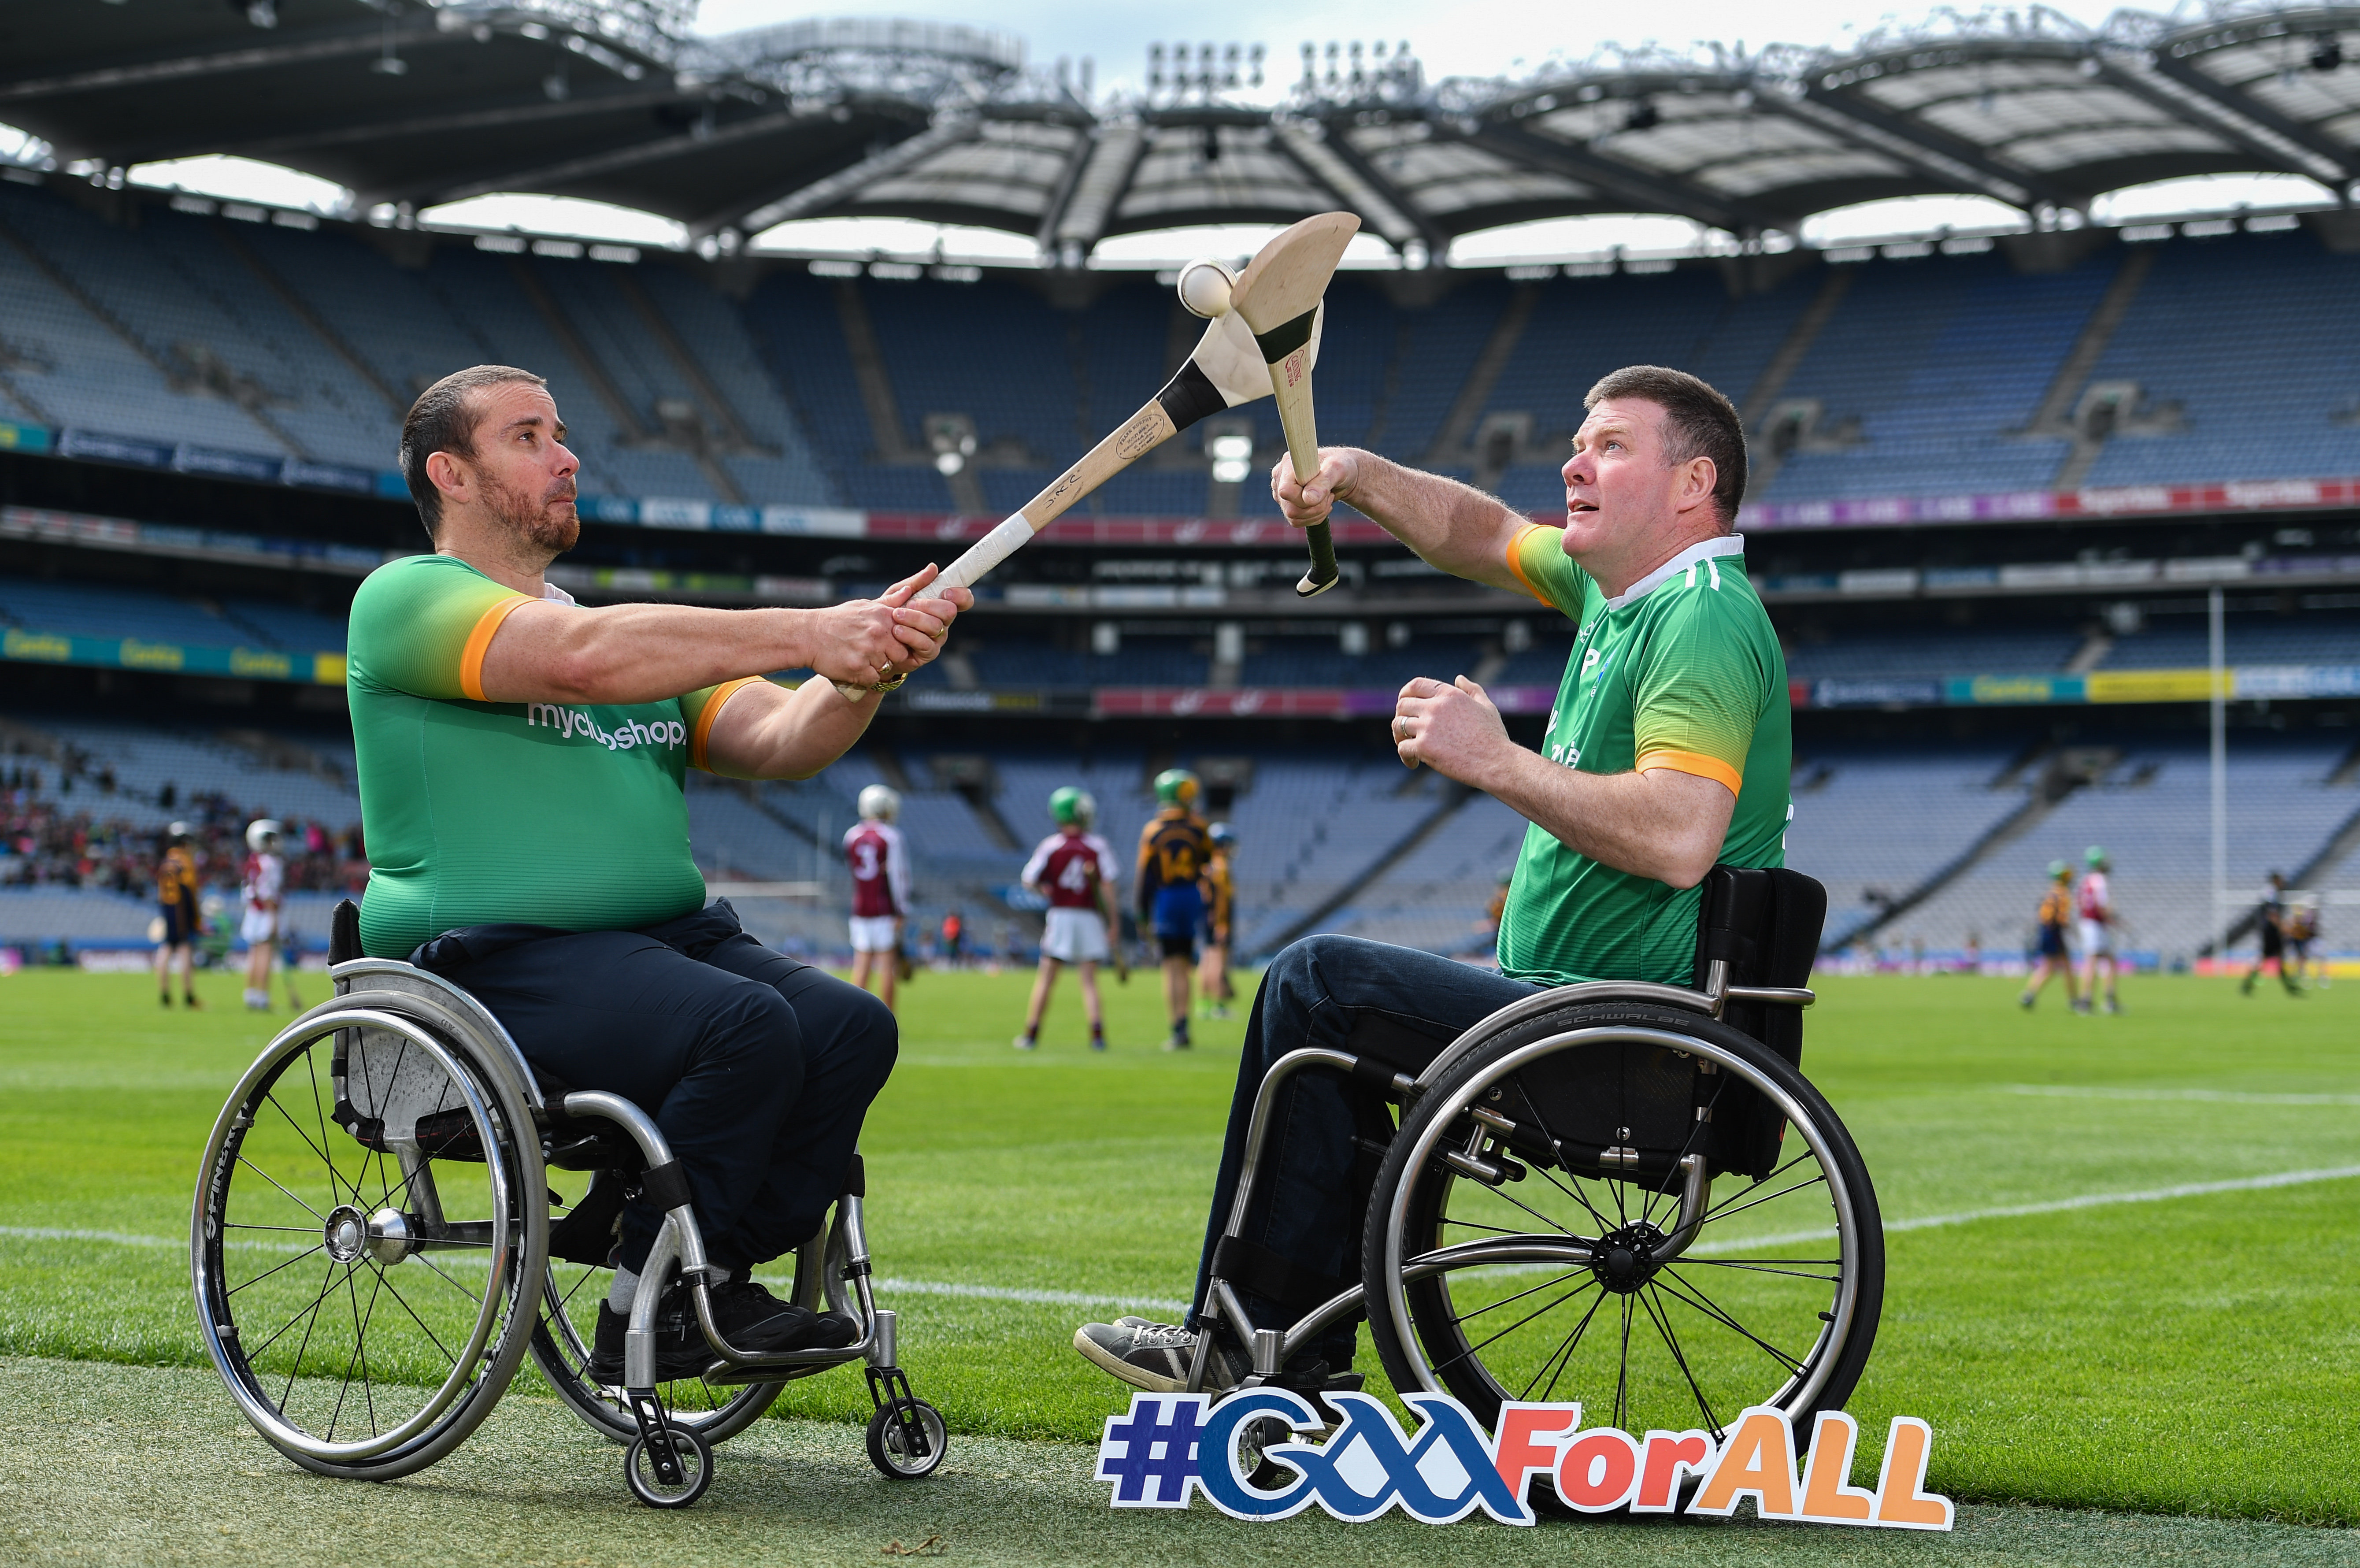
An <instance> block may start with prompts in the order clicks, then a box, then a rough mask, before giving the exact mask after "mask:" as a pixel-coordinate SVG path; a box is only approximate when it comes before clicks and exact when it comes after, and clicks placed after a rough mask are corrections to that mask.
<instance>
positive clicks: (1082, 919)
mask: <svg viewBox="0 0 2360 1568" xmlns="http://www.w3.org/2000/svg"><path fill="white" fill-rule="evenodd" d="M1049 817H1050V819H1051V820H1052V821H1054V822H1055V823H1056V825H1057V830H1056V831H1055V832H1054V833H1052V834H1050V835H1049V836H1048V837H1047V838H1046V839H1042V840H1041V843H1040V846H1039V847H1038V848H1036V849H1035V850H1033V851H1032V859H1031V860H1030V861H1026V862H1025V865H1024V874H1023V883H1024V885H1025V886H1026V887H1029V888H1031V889H1032V891H1033V892H1035V893H1038V894H1041V895H1042V896H1043V897H1045V898H1046V899H1048V901H1049V916H1048V919H1047V921H1046V923H1045V927H1044V929H1043V931H1042V933H1041V969H1040V972H1039V973H1038V974H1036V975H1035V976H1034V977H1033V980H1032V1005H1031V1006H1029V1007H1028V1008H1027V1009H1026V1010H1025V1014H1024V1032H1023V1033H1022V1034H1021V1035H1019V1036H1016V1048H1017V1049H1018V1050H1020V1051H1029V1050H1031V1049H1032V1047H1034V1046H1036V1045H1038V1044H1039V1043H1040V1039H1041V1018H1042V1015H1043V1014H1045V1013H1046V1012H1048V1010H1049V991H1050V988H1051V987H1052V986H1054V985H1055V983H1056V981H1057V970H1058V968H1059V966H1060V965H1063V964H1074V965H1076V966H1077V967H1079V968H1080V970H1081V971H1082V1008H1083V1010H1084V1011H1085V1012H1086V1013H1087V1014H1089V1019H1090V1049H1092V1050H1094V1051H1102V1050H1104V1049H1106V1017H1105V1014H1104V1012H1103V1011H1102V1010H1101V1008H1100V1007H1099V1005H1098V965H1100V964H1101V963H1104V962H1105V961H1106V960H1107V959H1108V958H1109V956H1110V955H1111V956H1112V957H1113V958H1114V959H1115V964H1116V969H1115V975H1116V978H1118V979H1120V980H1124V981H1128V980H1129V979H1130V978H1131V974H1130V971H1129V970H1126V969H1124V968H1123V967H1122V960H1121V956H1120V955H1121V952H1122V940H1121V932H1120V928H1119V927H1118V925H1117V922H1118V921H1119V920H1120V918H1121V916H1119V915H1118V914H1117V913H1116V911H1117V909H1118V908H1119V907H1120V906H1119V905H1117V903H1116V901H1115V891H1114V889H1115V879H1116V878H1117V876H1118V875H1119V874H1120V873H1119V872H1118V871H1117V869H1116V866H1115V859H1114V850H1113V849H1112V848H1111V847H1109V845H1108V843H1107V841H1106V840H1105V839H1101V838H1099V837H1098V835H1097V834H1095V833H1093V832H1091V831H1090V828H1091V826H1092V825H1093V824H1094V823H1095V822H1096V821H1097V820H1098V802H1097V801H1095V800H1092V799H1091V798H1090V795H1089V792H1088V791H1087V790H1079V789H1075V788H1073V787H1071V786H1070V785H1069V786H1067V787H1066V788H1065V789H1061V790H1058V791H1057V792H1056V793H1055V794H1054V795H1050V796H1049Z"/></svg>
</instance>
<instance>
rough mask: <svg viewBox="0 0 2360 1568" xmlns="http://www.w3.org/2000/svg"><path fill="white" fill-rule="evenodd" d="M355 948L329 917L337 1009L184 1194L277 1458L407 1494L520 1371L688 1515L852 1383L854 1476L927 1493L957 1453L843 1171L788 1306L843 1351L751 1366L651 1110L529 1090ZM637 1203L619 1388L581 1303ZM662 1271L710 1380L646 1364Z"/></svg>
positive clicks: (204, 1281)
mask: <svg viewBox="0 0 2360 1568" xmlns="http://www.w3.org/2000/svg"><path fill="white" fill-rule="evenodd" d="M359 946H360V944H359V912H358V910H357V908H356V907H355V905H353V904H351V903H350V902H346V903H344V904H343V905H339V906H338V908H337V911H336V916H335V923H334V940H333V944H332V951H331V958H332V960H333V962H332V965H331V970H330V972H331V974H332V976H333V980H334V982H335V994H334V996H333V998H332V999H331V1000H329V1001H328V1002H326V1003H322V1005H320V1006H318V1007H315V1008H313V1009H311V1011H310V1012H308V1013H306V1014H303V1015H302V1016H301V1017H300V1018H298V1019H296V1020H295V1021H294V1022H293V1023H291V1024H290V1025H288V1026H287V1027H286V1028H285V1029H284V1030H282V1031H281V1032H280V1033H279V1036H278V1037H277V1038H276V1039H274V1040H272V1041H271V1042H270V1044H269V1045H268V1047H265V1048H264V1050H263V1052H262V1054H261V1056H259V1057H258V1058H256V1060H255V1062H254V1065H253V1066H252V1067H250V1068H248V1069H246V1075H245V1077H244V1078H243V1079H241V1080H239V1082H238V1085H237V1088H236V1089H235V1091H233V1092H232V1093H231V1095H230V1098H229V1102H228V1103H227V1104H226V1105H224V1107H223V1109H222V1113H221V1116H220V1118H219V1119H218V1120H217V1121H216V1122H215V1123H214V1124H213V1134H212V1136H211V1138H210V1139H209V1141H208V1142H207V1144H206V1146H205V1156H204V1163H203V1166H202V1169H201V1171H200V1173H199V1177H198V1182H199V1185H198V1188H197V1194H196V1202H195V1208H194V1212H193V1216H192V1221H191V1237H190V1248H191V1277H192V1284H193V1288H194V1290H195V1296H196V1306H197V1320H198V1323H199V1326H200V1329H201V1332H202V1337H203V1339H204V1343H205V1348H206V1350H207V1352H208V1353H209V1354H211V1355H212V1357H213V1365H214V1366H215V1368H216V1369H217V1370H218V1371H219V1372H220V1373H221V1376H222V1379H223V1381H224V1383H225V1384H226V1385H227V1386H228V1387H229V1391H230V1395H231V1397H232V1398H233V1399H235V1402H236V1404H237V1406H238V1408H239V1409H240V1410H241V1411H242V1412H243V1413H244V1414H245V1416H246V1420H249V1421H251V1422H252V1423H253V1425H254V1427H255V1430H256V1431H258V1432H260V1433H261V1434H262V1436H263V1438H264V1439H265V1440H266V1441H267V1442H269V1443H270V1444H271V1445H272V1446H274V1447H276V1448H277V1449H278V1450H279V1452H280V1453H284V1454H285V1455H286V1456H287V1457H288V1458H289V1459H290V1460H292V1461H293V1462H294V1463H295V1464H299V1465H300V1466H302V1467H303V1468H304V1469H306V1470H311V1471H313V1472H316V1473H318V1474H320V1475H335V1476H344V1477H350V1478H354V1479H361V1480H373V1481H387V1480H392V1479H394V1478H395V1477H397V1476H401V1475H410V1474H412V1473H413V1472H416V1471H419V1470H421V1469H424V1468H425V1467H426V1466H428V1465H430V1464H433V1463H435V1462H436V1461H437V1460H439V1459H441V1458H442V1457H443V1455H445V1454H447V1453H451V1452H452V1451H453V1449H455V1448H457V1447H458V1446H459V1444H460V1443H462V1442H464V1441H466V1438H467V1436H468V1434H469V1433H470V1432H472V1431H475V1428H476V1427H477V1426H478V1425H480V1424H481V1423H482V1421H483V1420H484V1418H485V1417H486V1416H487V1415H489V1414H490V1413H491V1409H492V1407H493V1406H494V1405H496V1404H497V1403H498V1402H499V1398H500V1396H501V1395H502V1394H503V1393H504V1392H505V1391H506V1390H507V1388H508V1384H509V1381H510V1380H511V1379H512V1378H513V1377H514V1376H516V1374H517V1371H518V1368H519V1366H520V1365H522V1363H523V1361H524V1359H525V1357H526V1356H528V1355H530V1357H531V1358H532V1361H533V1364H534V1365H536V1366H537V1367H538V1368H539V1369H540V1372H541V1376H542V1377H544V1378H545V1379H546V1380H547V1381H548V1383H549V1385H550V1387H551V1388H552V1389H553V1390H554V1391H555V1392H556V1394H557V1397H558V1398H559V1399H560V1400H561V1401H563V1403H564V1405H565V1406H566V1408H567V1409H571V1410H572V1411H573V1412H574V1414H575V1415H576V1416H579V1417H580V1418H581V1419H582V1420H584V1421H585V1422H586V1423H587V1424H588V1425H589V1426H590V1428H591V1429H592V1430H593V1431H596V1432H598V1433H599V1434H600V1435H601V1436H603V1437H606V1438H608V1439H610V1440H612V1441H614V1442H618V1443H621V1444H623V1445H624V1455H623V1475H624V1480H625V1482H626V1484H627V1485H628V1486H629V1488H630V1490H631V1493H632V1495H633V1496H634V1497H637V1498H639V1501H641V1502H643V1503H646V1504H648V1505H649V1506H650V1507H653V1508H685V1507H687V1506H688V1505H689V1504H691V1503H694V1501H696V1499H697V1498H698V1497H702V1496H703V1495H704V1493H705V1488H706V1486H709V1485H710V1484H711V1482H712V1479H713V1466H714V1454H713V1451H714V1446H715V1445H716V1444H717V1443H720V1442H724V1441H726V1440H727V1439H728V1438H731V1437H734V1436H736V1435H737V1433H739V1432H741V1431H745V1430H746V1428H747V1427H748V1426H749V1425H751V1424H752V1423H753V1422H754V1421H755V1420H757V1419H758V1418H759V1416H760V1415H761V1414H762V1412H763V1411H764V1410H766V1409H769V1408H770V1404H771V1402H772V1401H773V1400H775V1399H776V1398H778V1395H779V1391H780V1389H781V1387H783V1386H784V1385H785V1384H786V1383H788V1382H790V1381H792V1380H793V1379H796V1378H799V1377H807V1376H813V1375H814V1374H816V1373H820V1372H825V1371H826V1370H828V1369H829V1368H831V1367H836V1366H843V1365H850V1364H851V1363H854V1362H860V1363H862V1364H863V1370H864V1373H865V1375H866V1376H867V1378H868V1384H869V1396H870V1398H871V1400H872V1402H873V1404H874V1405H875V1408H876V1414H875V1416H874V1417H873V1418H872V1419H871V1420H870V1421H869V1432H868V1449H869V1459H870V1461H871V1462H872V1463H873V1464H875V1465H876V1466H877V1468H878V1469H879V1470H880V1471H881V1472H882V1473H883V1474H884V1475H887V1476H889V1477H891V1478H894V1479H897V1480H912V1479H916V1478H918V1477H922V1476H924V1475H931V1474H933V1473H934V1470H935V1469H936V1468H937V1467H938V1466H939V1465H940V1464H942V1462H943V1458H944V1455H945V1452H946V1448H947V1439H948V1434H947V1432H946V1431H945V1427H944V1423H943V1418H942V1416H941V1413H940V1412H939V1411H937V1410H936V1409H934V1406H932V1405H930V1404H928V1403H927V1402H926V1401H924V1400H923V1399H921V1398H917V1397H916V1395H915V1394H914V1393H913V1392H912V1389H911V1387H910V1380H909V1377H908V1376H907V1374H905V1373H904V1372H903V1371H902V1370H901V1366H900V1365H899V1364H898V1362H897V1360H896V1343H895V1340H896V1332H895V1330H896V1318H895V1315H894V1313H892V1312H891V1311H890V1310H885V1309H882V1308H880V1307H879V1306H878V1305H877V1303H876V1299H875V1296H874V1292H873V1289H872V1287H871V1280H870V1265H869V1241H868V1235H867V1232H866V1229H865V1226H864V1223H863V1214H862V1201H863V1198H864V1195H865V1194H864V1184H865V1182H864V1176H863V1172H862V1167H861V1162H860V1159H859V1157H858V1155H856V1156H854V1157H853V1161H852V1167H851V1168H850V1170H849V1171H847V1175H846V1179H845V1186H844V1190H843V1192H842V1194H841V1195H840V1196H839V1197H838V1198H837V1200H836V1203H835V1204H834V1207H833V1214H832V1218H831V1220H830V1221H829V1222H828V1223H825V1224H824V1225H823V1227H822V1228H821V1230H820V1232H819V1233H818V1234H815V1235H814V1236H813V1237H812V1238H811V1240H809V1241H808V1242H806V1243H805V1244H803V1246H801V1247H800V1248H798V1249H797V1251H796V1253H795V1255H794V1282H793V1286H792V1299H793V1300H795V1301H796V1302H798V1303H800V1304H801V1305H803V1306H804V1307H806V1308H809V1309H811V1310H814V1311H817V1310H822V1309H823V1308H825V1309H827V1310H835V1311H838V1312H843V1313H846V1314H847V1315H849V1316H850V1317H851V1318H852V1319H853V1320H854V1321H855V1322H856V1323H858V1326H859V1330H860V1333H859V1337H858V1340H857V1341H856V1342H855V1343H852V1344H850V1345H848V1346H846V1347H844V1348H842V1349H832V1350H805V1351H794V1352H787V1353H783V1354H748V1353H747V1352H743V1351H740V1350H738V1349H737V1348H735V1347H734V1346H732V1345H730V1344H729V1343H727V1341H726V1340H725V1339H724V1338H723V1337H722V1336H721V1334H720V1333H719V1332H716V1328H715V1326H714V1321H713V1316H712V1309H711V1305H710V1301H709V1299H708V1294H707V1280H706V1273H705V1270H706V1267H707V1264H706V1260H705V1245H704V1239H703V1235H702V1234H701V1233H700V1231H699V1230H698V1228H697V1221H696V1213H695V1210H694V1205H693V1204H692V1203H691V1202H690V1201H689V1190H688V1183H687V1180H686V1179H685V1177H684V1176H683V1174H682V1172H681V1168H680V1167H679V1165H678V1164H677V1163H676V1162H675V1161H674V1160H673V1158H672V1153H671V1150H670V1149H669V1148H668V1147H667V1146H666V1145H665V1141H664V1137H663V1135H662V1133H661V1131H660V1130H659V1129H658V1128H657V1126H656V1124H655V1123H654V1121H653V1120H652V1119H651V1118H650V1116H649V1115H648V1114H647V1113H646V1112H644V1111H642V1110H641V1109H640V1108H639V1106H637V1105H634V1104H632V1103H631V1102H629V1101H628V1100H625V1099H623V1098H622V1097H620V1096H618V1095H615V1094H609V1093H606V1092H603V1091H595V1090H585V1091H565V1090H562V1089H559V1088H557V1087H556V1086H555V1085H553V1084H552V1085H549V1086H547V1087H546V1091H545V1087H544V1084H543V1083H542V1081H541V1080H540V1079H538V1078H536V1076H535V1075H534V1072H533V1070H532V1069H531V1068H530V1066H529V1065H528V1064H527V1063H526V1061H525V1058H524V1055H523V1053H522V1052H521V1051H519V1049H518V1048H517V1046H516V1043H515V1041H514V1040H512V1039H511V1038H510V1037H509V1036H508V1031H507V1030H506V1029H504V1028H502V1027H501V1025H500V1023H499V1021H498V1020H497V1018H495V1017H493V1015H492V1014H491V1013H490V1012H489V1011H488V1010H487V1009H486V1008H485V1007H484V1006H483V1005H482V1004H481V1003H478V1002H476V1001H475V999H474V998H473V997H471V996H469V995H468V994H467V993H466V992H464V991H462V990H461V989H459V988H458V987H457V986H454V985H453V984H451V983H450V982H449V981H445V980H443V979H441V978H440V977H438V976H436V975H434V974H432V973H430V972H428V971H427V970H421V969H418V968H415V967H413V966H411V965H410V964H406V963H400V962H397V961H394V960H390V959H369V958H362V957H358V956H357V955H358V953H359ZM551 1169H559V1170H568V1171H575V1172H585V1171H586V1172H590V1173H592V1182H591V1186H590V1188H589V1190H588V1191H587V1192H586V1193H585V1195H584V1197H583V1198H582V1199H581V1200H580V1201H578V1202H577V1203H576V1204H575V1205H574V1206H573V1207H572V1208H570V1209H569V1208H568V1207H567V1206H566V1205H565V1203H564V1201H563V1200H562V1199H561V1198H560V1197H559V1195H558V1194H557V1193H556V1192H555V1191H553V1190H551V1189H550V1188H549V1186H548V1182H547V1175H546V1173H547V1172H548V1171H549V1170H551ZM639 1197H644V1198H645V1199H646V1200H647V1201H650V1202H652V1203H653V1204H655V1205H656V1206H657V1207H658V1208H660V1209H661V1211H663V1214H664V1219H663V1223H662V1227H661V1231H660V1232H659V1233H658V1234H657V1237H656V1241H655V1246H654V1250H653V1252H652V1253H651V1254H650V1256H649V1258H648V1261H647V1264H646V1265H645V1266H644V1267H643V1268H642V1269H641V1271H640V1273H641V1277H642V1284H641V1286H640V1288H639V1293H638V1296H637V1299H636V1300H635V1302H634V1304H633V1307H632V1310H631V1318H630V1324H629V1330H628V1334H627V1335H626V1348H625V1351H624V1356H623V1371H622V1377H621V1380H620V1381H619V1382H612V1381H607V1380H604V1379H602V1378H601V1377H600V1376H597V1375H596V1374H595V1372H594V1370H593V1368H592V1365H591V1354H590V1346H591V1343H592V1339H593V1335H594V1332H595V1318H596V1312H597V1307H598V1303H599V1302H600V1301H601V1300H602V1299H604V1297H605V1294H606V1291H605V1287H604V1285H603V1284H595V1283H593V1282H594V1281H596V1280H598V1279H600V1278H601V1277H602V1270H603V1268H604V1266H605V1265H606V1259H607V1254H608V1249H609V1247H610V1245H611V1244H612V1237H613V1228H614V1223H615V1219H616V1216H617V1214H619V1212H620V1210H621V1206H622V1203H623V1202H624V1201H628V1200H629V1199H634V1198H639ZM552 1215H554V1216H555V1221H554V1223H552ZM675 1274H676V1275H677V1276H678V1277H679V1278H680V1279H682V1280H683V1282H684V1283H685V1284H686V1286H687V1292H686V1296H687V1300H688V1303H689V1304H690V1310H693V1311H694V1322H695V1325H696V1326H697V1327H698V1328H699V1329H701V1330H702V1332H703V1334H704V1337H705V1342H706V1343H707V1345H708V1347H709V1348H710V1351H711V1361H710V1364H709V1365H706V1366H705V1368H704V1370H703V1372H702V1373H701V1375H698V1376H674V1377H671V1378H666V1377H662V1376H659V1375H658V1363H657V1357H656V1343H657V1334H658V1329H659V1313H660V1312H661V1310H662V1302H663V1299H664V1298H665V1296H666V1295H667V1292H666V1290H665V1288H664V1287H665V1285H666V1284H667V1282H668V1281H670V1280H671V1279H672V1277H674V1276H675ZM675 1299H677V1298H675ZM676 1369H677V1367H676V1364H675V1367H674V1370H676Z"/></svg>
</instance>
